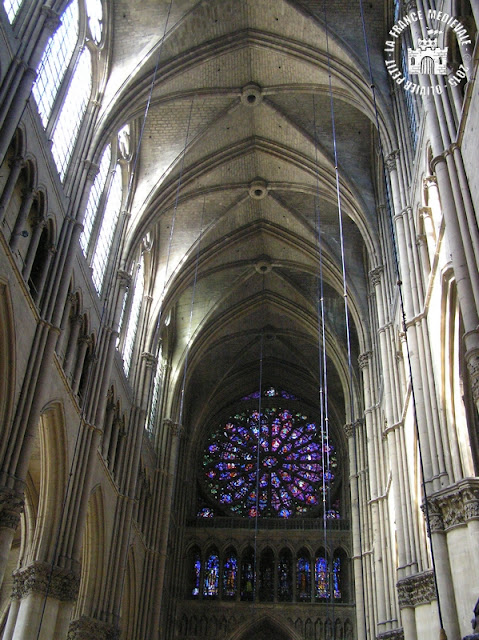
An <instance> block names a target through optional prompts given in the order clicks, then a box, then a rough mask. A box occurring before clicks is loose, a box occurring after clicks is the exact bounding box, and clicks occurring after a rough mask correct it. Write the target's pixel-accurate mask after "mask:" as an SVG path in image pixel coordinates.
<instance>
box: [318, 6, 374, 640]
mask: <svg viewBox="0 0 479 640" xmlns="http://www.w3.org/2000/svg"><path fill="white" fill-rule="evenodd" d="M323 14H324V24H325V30H326V53H327V60H328V89H329V102H330V112H331V127H332V142H333V154H334V173H335V182H336V199H337V208H338V225H339V240H340V250H341V272H342V284H343V298H344V322H345V330H346V346H347V361H348V382H349V404H350V414H351V425H352V431H353V443H354V464H355V476H356V487H357V492H358V534H359V535H358V541H359V556H360V567H361V591H362V598H363V617H364V632H365V637H366V638H367V635H368V634H367V624H366V589H365V580H364V566H363V563H364V560H363V534H362V526H363V525H362V517H361V509H360V500H359V496H360V483H359V467H358V460H359V456H358V443H357V433H356V421H355V402H354V388H353V366H352V356H351V331H350V326H349V303H348V291H347V283H346V259H345V251H344V229H343V212H342V203H341V189H340V175H339V166H338V147H337V136H336V120H335V111H334V99H333V85H332V73H331V54H330V50H329V25H328V17H327V11H326V2H325V0H323Z"/></svg>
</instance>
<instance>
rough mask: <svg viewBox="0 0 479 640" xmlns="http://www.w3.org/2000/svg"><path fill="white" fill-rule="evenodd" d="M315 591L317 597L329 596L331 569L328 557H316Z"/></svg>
mask: <svg viewBox="0 0 479 640" xmlns="http://www.w3.org/2000/svg"><path fill="white" fill-rule="evenodd" d="M315 593H316V598H329V571H328V562H327V560H326V558H322V557H318V558H316V563H315Z"/></svg>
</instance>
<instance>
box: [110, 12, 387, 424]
mask: <svg viewBox="0 0 479 640" xmlns="http://www.w3.org/2000/svg"><path fill="white" fill-rule="evenodd" d="M363 11H364V18H365V25H366V34H367V44H368V48H369V51H368V53H369V59H370V60H371V67H372V72H373V75H374V82H375V85H376V87H377V114H376V112H375V107H374V104H373V100H372V93H371V90H370V84H371V81H370V78H369V70H368V64H367V60H368V55H367V52H366V44H365V39H364V36H363V30H362V24H361V15H360V4H359V1H358V2H352V3H345V2H341V3H340V2H327V1H324V2H323V0H317V1H314V2H313V1H312V0H302V1H300V0H296V1H294V0H289V1H287V0H274V1H272V0H208V1H206V0H205V1H200V2H197V1H195V0H173V2H172V3H171V6H170V3H169V2H159V1H158V0H143V1H142V2H141V3H138V2H136V1H133V0H117V1H116V2H115V14H114V15H113V16H111V17H110V19H111V20H112V21H114V33H115V42H114V47H113V50H112V52H111V77H110V80H109V82H108V84H107V86H106V88H105V100H104V105H105V106H104V108H103V112H102V115H101V122H100V127H99V131H101V130H103V131H104V130H111V131H113V130H115V128H119V127H120V126H122V125H123V124H125V123H126V122H136V123H137V125H136V126H137V134H138V135H139V134H140V131H141V129H142V126H143V118H144V114H145V111H146V104H147V101H148V100H151V101H150V104H149V108H148V111H147V116H146V120H145V122H144V130H143V132H142V137H141V145H140V155H139V162H138V165H137V170H136V175H135V182H134V184H135V191H134V196H133V199H132V203H131V218H130V221H129V231H128V238H127V250H128V247H129V248H131V249H133V248H134V247H136V246H138V243H139V242H140V241H141V240H142V238H144V237H145V235H146V234H149V235H150V237H151V239H152V249H151V256H150V257H151V266H152V269H153V273H154V276H155V278H154V282H153V284H152V287H151V290H150V294H151V296H152V310H153V319H152V325H151V329H150V331H151V334H153V333H154V326H155V324H156V322H157V319H158V316H159V314H161V315H160V323H161V324H162V323H164V322H165V321H166V319H167V318H169V319H170V318H171V319H172V322H173V324H174V338H173V339H170V343H169V348H170V349H171V353H172V356H173V360H172V380H173V381H174V382H175V383H176V386H177V390H178V391H179V389H180V387H181V386H182V380H183V375H184V370H185V366H186V367H187V374H186V396H185V398H186V404H185V410H186V411H187V413H188V422H189V423H190V424H199V423H202V422H204V421H205V420H206V419H207V418H209V417H211V416H212V415H214V414H215V413H216V412H218V411H220V410H222V409H224V407H225V406H227V405H228V404H229V403H232V402H233V401H234V400H235V399H236V398H238V397H240V396H241V395H244V394H246V393H250V392H252V391H254V390H255V388H257V387H258V385H259V367H260V364H259V363H260V358H262V376H263V380H264V381H265V383H268V384H273V385H277V386H281V387H283V388H286V389H288V390H289V391H291V392H292V393H295V394H297V395H298V396H300V397H302V398H304V399H305V401H307V402H309V403H311V404H317V400H318V385H319V381H318V376H319V374H318V363H319V349H318V343H319V342H320V339H319V337H318V336H319V334H320V333H321V331H320V327H319V321H318V309H319V308H320V302H319V300H320V298H321V297H322V298H323V300H324V313H325V342H326V352H327V358H328V367H327V372H328V387H329V398H330V403H329V404H330V409H331V411H332V415H333V416H334V418H335V422H336V423H337V424H341V422H344V420H345V419H346V417H347V406H348V392H347V388H348V361H347V332H346V321H345V304H344V291H343V271H342V259H341V242H342V239H343V240H344V258H345V273H346V280H347V292H348V305H349V317H350V328H351V349H352V351H351V353H352V357H353V365H354V372H355V376H357V370H356V369H357V356H358V355H359V353H360V352H361V350H363V349H364V348H365V347H367V344H368V331H369V329H368V285H367V276H368V271H369V270H370V269H372V268H374V266H376V265H377V264H380V263H381V262H382V260H381V257H380V249H379V242H378V235H379V231H378V223H377V197H376V196H377V194H376V191H377V186H376V177H375V176H377V172H378V168H377V135H376V132H377V128H376V123H377V122H379V126H380V129H381V134H382V136H383V140H384V142H385V144H388V133H387V132H388V130H389V126H388V110H387V108H386V106H385V105H386V104H387V100H388V98H387V96H388V91H387V86H386V80H385V76H384V65H383V61H382V53H381V51H382V44H381V43H382V40H383V29H384V24H385V23H386V17H385V15H384V6H383V3H379V2H373V3H370V2H367V3H364V6H363ZM376 118H377V119H376ZM335 151H336V156H337V160H336V159H335ZM336 161H337V167H338V184H339V199H338V190H337V184H336V171H335V165H336ZM338 201H339V204H340V206H338ZM341 226H342V233H341ZM321 292H322V296H321ZM185 363H186V364H185Z"/></svg>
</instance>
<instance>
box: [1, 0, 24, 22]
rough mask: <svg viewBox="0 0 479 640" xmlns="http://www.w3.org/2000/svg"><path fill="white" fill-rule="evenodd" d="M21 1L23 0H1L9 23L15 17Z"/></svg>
mask: <svg viewBox="0 0 479 640" xmlns="http://www.w3.org/2000/svg"><path fill="white" fill-rule="evenodd" d="M22 3H23V0H3V6H4V9H5V11H6V13H7V16H8V19H9V20H10V23H12V22H13V21H14V20H15V18H16V17H17V13H18V12H19V10H20V7H21V6H22Z"/></svg>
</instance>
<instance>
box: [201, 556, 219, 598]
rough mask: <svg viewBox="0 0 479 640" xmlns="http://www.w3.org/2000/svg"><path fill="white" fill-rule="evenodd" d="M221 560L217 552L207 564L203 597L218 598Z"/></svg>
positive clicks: (210, 557)
mask: <svg viewBox="0 0 479 640" xmlns="http://www.w3.org/2000/svg"><path fill="white" fill-rule="evenodd" d="M219 576H220V559H219V556H218V554H217V553H216V551H213V552H212V553H210V555H209V556H208V559H207V560H206V562H205V571H204V581H203V597H204V598H216V597H217V596H218V593H219Z"/></svg>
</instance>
